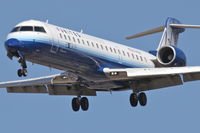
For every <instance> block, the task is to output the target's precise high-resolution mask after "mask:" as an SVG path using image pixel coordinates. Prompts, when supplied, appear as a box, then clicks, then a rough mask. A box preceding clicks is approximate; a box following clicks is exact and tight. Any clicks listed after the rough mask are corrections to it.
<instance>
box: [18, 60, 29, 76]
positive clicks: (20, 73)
mask: <svg viewBox="0 0 200 133" xmlns="http://www.w3.org/2000/svg"><path fill="white" fill-rule="evenodd" d="M18 62H19V63H20V64H21V67H22V69H18V70H17V75H18V76H19V77H22V76H24V77H26V76H27V75H28V72H27V65H26V60H25V58H24V57H19V60H18Z"/></svg>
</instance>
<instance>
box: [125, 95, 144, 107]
mask: <svg viewBox="0 0 200 133" xmlns="http://www.w3.org/2000/svg"><path fill="white" fill-rule="evenodd" d="M129 100H130V104H131V106H132V107H136V106H137V105H138V101H139V103H140V105H141V106H145V105H146V104H147V96H146V94H145V93H144V92H141V93H139V94H138V93H132V94H131V95H130V99H129Z"/></svg>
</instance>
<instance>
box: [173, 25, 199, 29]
mask: <svg viewBox="0 0 200 133" xmlns="http://www.w3.org/2000/svg"><path fill="white" fill-rule="evenodd" d="M170 26H171V27H172V28H194V29H196V28H197V29H198V28H200V25H187V24H170Z"/></svg>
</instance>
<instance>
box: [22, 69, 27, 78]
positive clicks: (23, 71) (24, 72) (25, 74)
mask: <svg viewBox="0 0 200 133" xmlns="http://www.w3.org/2000/svg"><path fill="white" fill-rule="evenodd" d="M22 75H23V76H24V77H26V76H27V75H28V72H27V70H26V69H24V70H22Z"/></svg>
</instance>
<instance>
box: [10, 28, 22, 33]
mask: <svg viewBox="0 0 200 133" xmlns="http://www.w3.org/2000/svg"><path fill="white" fill-rule="evenodd" d="M19 29H20V27H15V28H13V29H12V30H11V32H17V31H19Z"/></svg>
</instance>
